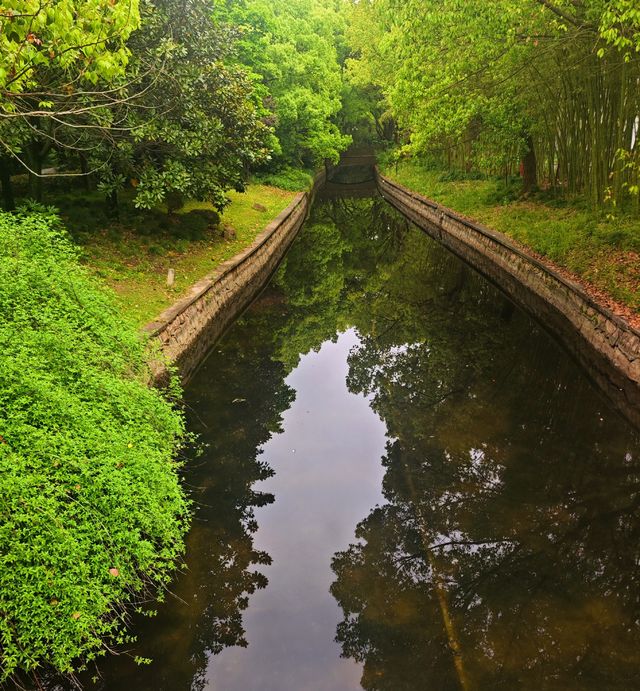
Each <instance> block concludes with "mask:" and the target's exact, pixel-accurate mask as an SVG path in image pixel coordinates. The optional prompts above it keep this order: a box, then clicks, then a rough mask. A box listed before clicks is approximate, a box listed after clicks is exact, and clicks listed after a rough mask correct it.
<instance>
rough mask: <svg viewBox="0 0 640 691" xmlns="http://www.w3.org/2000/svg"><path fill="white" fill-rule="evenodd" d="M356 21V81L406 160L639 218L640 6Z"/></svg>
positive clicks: (379, 16)
mask: <svg viewBox="0 0 640 691" xmlns="http://www.w3.org/2000/svg"><path fill="white" fill-rule="evenodd" d="M352 19H353V20H352V23H351V30H350V31H351V33H350V38H351V43H352V45H353V48H354V59H353V60H352V61H351V63H350V71H351V74H352V78H353V80H354V81H355V82H356V83H359V84H360V85H365V84H369V85H375V86H376V87H377V88H378V89H379V90H380V93H381V95H382V98H383V100H384V104H385V107H386V108H387V109H388V114H389V116H391V117H393V118H394V119H396V120H397V122H398V124H399V128H400V131H401V132H402V135H401V141H400V142H399V143H401V144H403V145H404V146H403V148H402V149H401V151H402V152H404V153H410V154H417V155H421V156H428V157H430V158H435V159H437V160H438V161H439V162H440V163H445V164H446V165H448V166H450V167H452V168H454V169H462V170H463V171H464V172H466V173H470V172H481V173H487V174H504V175H506V176H509V175H511V174H514V173H517V172H520V173H521V174H522V175H523V178H524V185H525V190H526V191H527V190H530V189H532V188H534V187H535V186H538V185H539V186H544V187H546V188H553V189H556V190H558V191H564V192H566V193H569V194H572V195H573V194H583V193H584V194H585V195H587V196H588V198H589V199H590V201H591V202H592V204H593V205H594V206H599V205H602V204H604V203H611V204H619V203H621V202H622V201H625V202H626V203H628V202H629V201H630V202H631V203H633V204H634V206H635V208H636V210H637V209H638V168H639V166H640V155H639V152H638V144H637V135H638V123H639V114H640V52H639V51H640V6H639V5H638V4H637V2H635V1H634V0H613V1H606V2H605V0H554V2H549V1H547V0H494V1H493V2H490V3H480V2H471V3H470V2H465V1H464V0H444V1H438V2H435V1H434V0H427V1H426V2H425V1H424V0H367V1H365V2H358V3H355V4H354V6H353V18H352Z"/></svg>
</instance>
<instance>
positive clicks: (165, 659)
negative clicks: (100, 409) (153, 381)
mask: <svg viewBox="0 0 640 691" xmlns="http://www.w3.org/2000/svg"><path fill="white" fill-rule="evenodd" d="M187 399H188V404H189V406H190V410H191V419H192V428H193V429H194V430H195V431H197V432H199V433H200V434H201V435H202V439H203V442H205V444H206V447H205V450H204V454H203V456H202V457H201V458H199V459H198V460H197V461H195V462H194V463H193V464H191V466H190V468H189V471H188V476H187V481H188V483H189V484H190V485H191V486H193V488H194V498H195V501H196V503H197V513H196V521H195V525H194V528H193V531H192V532H191V534H190V536H189V544H188V553H187V566H188V571H187V572H186V573H185V574H184V575H182V576H181V577H180V578H179V579H178V580H177V583H176V586H175V595H177V597H173V596H168V602H167V603H166V604H165V605H164V606H162V607H161V608H160V612H159V616H158V617H157V618H155V619H152V620H149V621H145V622H142V623H140V624H137V625H136V632H137V634H138V638H139V643H138V644H137V646H136V648H135V654H138V655H142V656H145V657H152V658H153V659H154V661H153V663H152V664H151V665H150V666H149V667H142V668H136V667H135V666H134V665H133V664H132V663H130V662H129V661H128V660H126V659H123V658H120V659H119V660H109V661H107V662H105V664H102V665H101V667H100V672H101V674H102V680H101V681H100V682H99V685H100V686H101V687H102V688H103V689H108V690H109V691H111V690H117V689H125V688H126V689H132V688H135V689H154V690H156V689H157V690H158V691H162V690H168V691H179V690H181V689H185V690H186V689H194V690H197V689H204V688H216V689H221V691H235V690H236V689H242V690H243V691H266V690H267V689H274V690H276V689H277V690H278V691H302V690H303V689H322V690H323V691H334V690H335V691H348V690H350V689H355V688H358V687H359V686H360V685H361V686H362V687H364V688H365V689H376V690H380V691H383V690H385V691H386V690H388V691H402V690H403V689H406V690H407V691H409V690H410V691H413V690H416V691H417V690H419V689H438V690H439V691H440V690H443V691H446V690H447V689H463V690H466V689H530V688H531V689H533V688H534V687H535V688H542V689H563V690H571V689H630V688H635V687H637V686H638V682H637V679H638V677H639V673H640V659H639V655H640V653H639V652H638V651H640V646H639V643H640V640H639V637H638V631H639V627H638V621H639V619H640V612H639V611H638V609H639V606H640V605H639V601H638V600H639V596H640V588H639V587H638V586H639V584H638V582H637V581H638V557H639V555H638V544H640V540H639V538H640V535H639V534H638V532H639V528H638V526H639V525H640V524H639V522H638V506H639V503H640V499H639V495H638V481H639V477H640V472H639V469H638V459H639V450H640V445H639V444H638V441H639V440H638V438H637V436H636V434H635V433H634V431H633V430H631V429H630V428H629V426H628V425H627V424H626V423H625V422H624V420H623V419H622V418H620V417H619V416H618V415H617V414H616V413H615V412H613V411H612V410H611V409H610V407H609V406H608V404H607V403H606V402H605V401H604V400H602V399H601V398H600V396H599V394H598V393H597V392H596V391H595V390H594V389H593V388H592V386H591V385H590V383H589V382H588V380H587V379H586V378H585V376H584V374H583V373H582V372H581V370H580V369H579V368H578V366H577V365H575V364H574V363H573V362H572V361H571V360H570V359H569V358H568V357H567V356H566V354H565V353H564V352H563V351H562V349H561V348H559V347H558V346H557V345H556V344H555V343H554V342H553V341H552V340H551V339H549V337H548V336H547V335H546V333H545V332H544V331H543V330H542V329H541V328H540V327H538V326H537V325H536V324H535V323H534V322H532V321H531V320H530V319H529V318H528V317H527V316H526V315H525V314H523V313H522V312H520V311H519V310H517V309H515V308H514V306H513V305H512V304H511V303H510V302H509V301H508V300H507V299H506V298H505V297H504V296H502V295H501V294H500V293H499V292H498V291H497V290H496V289H495V288H494V287H493V286H492V285H490V284H489V283H487V282H486V281H484V280H483V279H481V278H480V277H479V276H477V275H476V274H475V273H474V272H472V271H471V270H469V269H468V268H467V267H466V266H465V265H464V264H462V263H461V262H460V261H459V260H457V259H456V258H455V257H453V256H451V255H450V254H448V253H447V252H446V251H445V250H444V249H442V248H441V247H440V246H438V245H437V244H436V243H434V242H433V241H432V240H430V239H429V238H428V237H426V236H425V235H424V234H423V233H421V232H420V231H418V230H417V229H415V228H414V227H412V226H410V224H408V223H407V221H406V220H405V219H403V218H402V217H401V216H400V215H399V214H397V213H396V212H395V211H394V210H393V209H392V208H391V207H389V206H388V205H387V204H386V203H385V202H384V201H383V200H381V199H379V198H373V199H330V200H327V201H324V202H322V203H321V204H319V205H317V206H316V208H315V210H314V214H313V217H312V219H311V221H310V222H309V223H308V224H307V226H306V227H305V229H304V230H303V232H302V233H301V235H300V237H299V238H298V240H297V241H296V243H295V244H294V246H293V247H292V249H291V251H290V252H289V254H288V256H287V258H286V259H285V261H284V263H283V265H282V267H281V268H280V270H279V272H278V273H277V275H276V276H275V277H274V279H273V281H272V283H271V285H270V286H269V288H268V289H267V290H266V291H265V292H264V294H263V295H262V296H261V298H260V299H259V300H258V301H257V302H256V303H255V304H254V305H253V307H252V308H251V309H250V310H249V311H248V312H247V313H246V314H245V315H244V316H243V318H242V319H241V320H240V321H239V322H238V323H237V324H236V325H235V326H234V328H233V329H232V330H231V331H230V332H229V334H228V335H227V336H226V337H225V339H224V340H223V341H222V342H221V344H220V345H219V346H218V348H217V349H216V351H215V352H214V353H212V355H211V357H210V358H209V360H208V361H207V363H206V364H205V366H204V367H203V368H202V369H201V371H200V372H199V373H198V374H197V375H196V377H195V378H194V380H193V382H192V384H191V386H190V390H189V391H188V392H187ZM307 411H309V412H307ZM385 446H386V448H385ZM293 450H295V451H296V453H295V454H294V453H292V451H293ZM380 456H382V467H381V466H380V462H381V461H380ZM274 471H276V474H275V476H274ZM274 498H275V502H274ZM356 525H357V531H356V534H354V528H355V527H356ZM349 543H352V544H351V545H350V546H349ZM333 555H335V556H333ZM332 556H333V561H332ZM269 564H271V565H269ZM331 568H332V569H333V571H331ZM267 579H268V581H269V584H268V585H267ZM332 582H333V585H331V586H330V584H331V583H332ZM265 586H266V587H265ZM329 587H330V588H331V594H332V595H333V598H332V597H331V596H330V594H329ZM247 607H248V608H247ZM340 620H342V621H340ZM336 630H337V638H336V641H337V644H336V641H334V640H333V639H334V637H335V636H336ZM247 645H248V647H246V648H245V646H247ZM340 652H342V655H343V656H344V658H345V659H343V660H342V661H340V659H339V654H340Z"/></svg>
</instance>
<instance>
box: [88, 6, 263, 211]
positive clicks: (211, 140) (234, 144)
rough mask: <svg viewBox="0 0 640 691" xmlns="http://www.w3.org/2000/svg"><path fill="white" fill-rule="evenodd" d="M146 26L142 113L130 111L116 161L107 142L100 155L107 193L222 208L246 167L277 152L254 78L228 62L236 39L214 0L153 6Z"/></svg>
mask: <svg viewBox="0 0 640 691" xmlns="http://www.w3.org/2000/svg"><path fill="white" fill-rule="evenodd" d="M143 20H144V21H143V27H142V29H141V30H140V31H138V32H136V33H135V34H134V35H133V36H132V37H131V40H130V41H129V48H130V50H131V51H132V58H131V63H130V70H129V77H130V80H132V81H133V80H139V81H140V85H139V88H140V89H141V93H140V95H138V96H137V98H136V106H137V107H135V108H130V106H129V104H126V105H124V106H123V108H122V112H121V117H122V120H123V121H124V123H126V125H127V127H126V128H124V130H123V131H121V132H115V133H113V135H112V136H113V137H115V140H116V143H117V151H116V153H115V155H114V151H113V148H112V146H111V142H109V141H108V142H106V146H104V147H102V148H101V149H100V153H99V155H98V156H97V157H96V158H97V159H98V160H97V161H96V167H101V168H102V169H103V172H102V174H101V175H102V188H103V190H104V191H105V192H107V193H109V192H113V191H118V190H119V189H120V188H121V187H122V183H123V181H125V180H131V181H132V184H133V186H134V187H135V192H136V200H135V203H136V206H137V207H139V208H144V209H151V208H153V207H154V206H157V205H158V204H161V203H163V202H167V203H168V204H169V206H170V211H174V210H176V209H179V208H180V207H181V206H182V204H183V203H184V200H187V199H195V200H198V201H207V202H209V203H211V204H212V205H213V206H214V207H215V208H216V209H218V210H221V209H222V208H224V206H225V205H226V204H227V202H228V200H227V197H226V194H225V193H226V191H227V190H228V189H230V188H234V189H237V190H242V189H243V188H244V180H245V178H246V170H247V169H248V168H251V167H255V166H256V165H258V164H260V163H261V162H263V161H265V160H266V158H267V156H268V153H269V151H268V148H267V144H268V139H269V131H268V128H267V127H266V126H265V125H264V123H262V122H261V120H260V115H261V110H260V108H259V107H258V105H257V103H256V99H255V95H254V90H253V86H252V84H251V81H250V80H249V78H248V76H247V75H246V73H245V71H244V70H243V69H242V68H239V67H237V66H229V65H227V64H225V62H226V61H227V59H228V58H229V56H230V53H231V52H232V50H233V46H234V40H235V37H236V33H235V31H234V30H232V29H230V28H227V27H219V26H215V25H214V24H213V21H212V18H211V7H210V3H209V2H207V1H206V0H194V1H193V2H190V3H188V4H187V5H186V6H185V4H184V3H183V2H181V1H178V0H159V1H157V2H155V3H153V4H152V3H150V2H145V3H144V4H143ZM118 112H119V114H120V111H118Z"/></svg>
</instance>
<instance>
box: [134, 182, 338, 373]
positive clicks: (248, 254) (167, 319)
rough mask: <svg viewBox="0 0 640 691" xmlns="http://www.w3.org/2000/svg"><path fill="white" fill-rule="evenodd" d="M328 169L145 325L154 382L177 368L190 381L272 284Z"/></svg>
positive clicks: (143, 331)
mask: <svg viewBox="0 0 640 691" xmlns="http://www.w3.org/2000/svg"><path fill="white" fill-rule="evenodd" d="M325 180H326V170H322V171H320V172H319V173H317V174H316V176H315V178H314V179H313V182H312V184H311V186H310V188H309V189H308V190H307V191H306V192H300V193H298V194H297V195H296V196H295V198H294V199H293V201H292V202H291V204H289V206H288V207H287V208H286V209H284V210H283V211H282V212H281V213H280V214H279V215H278V216H277V217H276V218H275V219H273V220H272V221H271V222H270V223H268V224H267V226H266V227H265V228H264V230H262V231H261V232H260V233H259V234H258V235H257V237H256V238H255V240H254V241H253V242H252V243H251V245H249V246H248V247H246V248H245V249H243V250H242V251H241V252H239V253H238V254H236V255H235V256H234V257H232V258H231V259H228V260H227V261H225V262H223V263H222V264H220V265H219V266H218V267H216V269H214V270H213V271H212V272H211V273H209V274H207V275H206V276H204V277H203V278H201V279H200V280H199V281H197V282H196V283H194V284H193V285H192V286H191V287H190V288H189V289H188V291H186V293H185V294H184V295H183V296H182V297H181V298H180V299H179V300H178V301H177V302H175V303H174V304H173V305H171V306H170V307H168V308H167V309H165V310H164V311H163V312H162V313H161V314H160V315H158V317H156V318H155V319H154V320H153V321H152V322H150V323H148V324H146V325H145V326H144V327H143V328H142V330H141V331H142V334H143V336H144V337H146V338H147V339H148V340H149V351H150V353H151V358H150V362H149V364H150V367H151V376H152V384H153V385H155V386H162V385H164V384H166V383H167V382H168V379H169V371H170V369H172V368H176V369H177V371H178V374H179V375H180V379H181V381H182V383H183V384H187V383H188V381H189V379H190V378H191V377H192V376H193V374H194V372H195V371H196V370H197V369H198V367H199V366H200V364H201V363H202V361H203V359H204V358H205V357H206V355H207V353H208V352H209V350H210V349H211V347H212V346H213V345H214V344H215V343H216V341H217V340H218V339H219V338H220V337H221V336H222V335H223V333H224V332H225V330H226V329H227V328H228V327H229V326H230V325H231V324H232V323H233V322H234V321H235V320H236V319H237V317H238V316H240V314H241V313H242V312H243V311H244V310H245V309H246V308H247V307H248V306H249V305H250V304H251V302H252V301H253V300H254V298H255V297H256V296H257V295H258V294H259V293H260V291H261V290H262V288H264V286H265V284H266V283H267V282H268V280H269V279H270V277H271V276H272V274H273V272H274V271H275V270H276V269H277V267H278V265H279V264H280V262H281V261H282V258H283V257H284V255H285V254H286V251H287V249H288V248H289V246H290V245H291V243H292V242H293V240H294V239H295V237H296V235H297V234H298V232H299V230H300V228H301V227H302V225H303V224H304V222H305V221H306V219H307V217H308V215H309V212H310V209H311V205H312V203H313V200H314V198H315V195H316V193H317V192H318V190H319V189H320V188H321V187H322V185H323V184H324V183H325Z"/></svg>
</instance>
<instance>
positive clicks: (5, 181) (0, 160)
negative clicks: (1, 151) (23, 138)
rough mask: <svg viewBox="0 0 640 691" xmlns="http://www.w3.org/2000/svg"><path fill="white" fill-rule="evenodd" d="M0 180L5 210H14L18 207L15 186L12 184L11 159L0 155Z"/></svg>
mask: <svg viewBox="0 0 640 691" xmlns="http://www.w3.org/2000/svg"><path fill="white" fill-rule="evenodd" d="M0 182H1V183H2V201H3V207H4V210H5V211H13V210H14V209H15V208H16V201H15V199H14V197H13V187H12V185H11V159H9V158H6V157H4V156H3V157H0Z"/></svg>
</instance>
